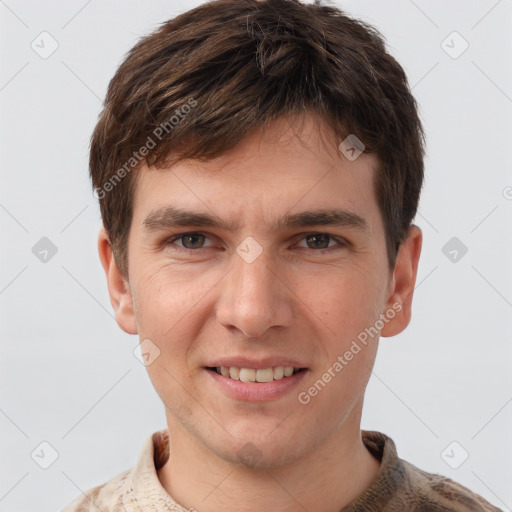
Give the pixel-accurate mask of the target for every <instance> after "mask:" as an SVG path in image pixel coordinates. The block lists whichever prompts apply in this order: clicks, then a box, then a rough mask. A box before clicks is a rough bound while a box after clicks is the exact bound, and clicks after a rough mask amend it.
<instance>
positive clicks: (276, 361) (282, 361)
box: [206, 357, 307, 370]
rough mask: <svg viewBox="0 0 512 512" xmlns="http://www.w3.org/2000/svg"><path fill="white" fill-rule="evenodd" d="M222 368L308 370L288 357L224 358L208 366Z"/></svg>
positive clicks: (207, 365)
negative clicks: (288, 368)
mask: <svg viewBox="0 0 512 512" xmlns="http://www.w3.org/2000/svg"><path fill="white" fill-rule="evenodd" d="M221 366H228V367H230V366H234V367H235V368H252V369H254V370H258V369H262V368H276V367H278V366H292V367H293V368H307V366H306V365H305V364H303V363H301V362H299V361H297V360H295V359H288V358H286V357H265V358H261V359H249V358H247V357H223V358H220V359H215V360H214V361H212V362H211V363H208V364H206V367H207V368H219V367H221Z"/></svg>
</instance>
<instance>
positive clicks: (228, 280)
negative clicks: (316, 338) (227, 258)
mask: <svg viewBox="0 0 512 512" xmlns="http://www.w3.org/2000/svg"><path fill="white" fill-rule="evenodd" d="M220 293H221V295H220V297H219V300H218V303H217V308H216V314H217V321H218V322H219V323H220V324H221V325H223V326H224V327H226V328H227V329H230V330H239V331H241V332H242V333H243V334H244V335H245V336H247V337H249V338H261V337H262V336H264V335H265V333H266V332H267V331H268V330H269V329H270V328H271V327H286V326H289V325H290V324H291V320H292V312H293V309H292V304H291V301H292V297H293V294H292V293H291V291H290V288H289V285H288V286H287V283H286V280H285V278H284V276H283V275H279V272H278V268H277V265H276V264H275V262H273V261H272V258H271V255H270V254H269V251H263V252H262V254H261V255H260V256H259V257H258V258H256V260H254V261H252V262H250V263H249V262H247V261H245V260H244V259H243V258H241V257H240V256H239V255H238V254H234V256H233V267H232V270H231V271H230V272H228V274H227V276H226V277H225V279H224V280H223V288H222V289H221V292H220Z"/></svg>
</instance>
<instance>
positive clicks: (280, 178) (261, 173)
mask: <svg viewBox="0 0 512 512" xmlns="http://www.w3.org/2000/svg"><path fill="white" fill-rule="evenodd" d="M316 121H317V120H316V119H315V118H313V117H310V118H308V119H307V122H306V123H305V124H304V125H303V126H302V127H301V130H300V132H296V131H294V130H293V128H291V125H290V124H289V122H288V121H287V120H286V119H280V120H278V121H275V122H274V123H273V124H272V125H271V126H270V127H269V128H268V129H267V130H266V131H265V132H264V134H263V135H261V133H260V131H256V132H254V133H252V134H250V135H249V136H248V137H247V138H246V139H245V140H244V141H243V142H242V143H241V144H239V145H238V146H237V147H236V148H235V149H234V150H232V151H230V152H229V153H227V154H225V155H223V156H222V157H219V158H217V159H214V160H211V161H209V162H206V163H203V162H198V161H186V162H182V163H180V164H178V165H176V166H173V167H172V168H171V169H149V168H147V167H145V168H142V169H141V170H140V174H139V176H138V182H137V186H136V191H135V195H134V202H133V219H132V224H131V228H130V229H131V230H130V235H129V242H128V274H129V278H128V281H127V282H126V283H125V289H124V292H123V293H122V294H121V295H120V296H119V297H120V300H114V299H113V304H114V306H115V308H116V315H117V320H118V322H119V324H120V326H121V327H122V328H123V329H124V330H125V331H127V332H131V333H138V334H139V337H140V340H150V341H144V343H146V344H149V345H147V346H148V347H152V349H151V350H149V352H150V354H152V355H150V356H149V357H151V359H152V361H151V364H149V365H148V367H147V369H148V372H149V375H150V378H151V380H152V382H153V384H154V387H155V389H156V390H157V392H158V394H159V395H160V397H161V399H162V401H163V402H164V404H165V406H166V410H167V417H168V423H169V428H170V429H172V428H175V429H178V430H181V431H183V432H187V435H189V436H190V438H191V439H194V440H196V441H199V442H200V443H199V444H202V446H204V447H206V449H207V450H209V451H210V452H211V453H213V454H216V455H218V456H220V457H221V458H223V459H224V460H228V461H232V462H238V461H240V460H244V461H246V462H247V463H248V464H254V465H260V466H262V467H263V466H265V467H269V466H273V465H277V464H283V463H286V462H289V461H293V460H295V459H297V458H299V457H301V456H304V455H306V454H308V453H310V452H312V450H314V449H315V448H316V447H318V446H319V445H320V444H321V443H323V442H325V441H326V440H328V439H329V438H331V437H332V436H333V435H335V434H337V433H339V432H341V431H342V430H343V429H344V428H347V426H349V425H352V426H353V425H355V424H357V428H359V423H358V421H359V419H360V413H361V407H362V402H363V394H364V390H365V387H366V385H367V382H368V379H369V377H370V373H371V369H372V366H373V363H374V358H375V355H376V351H377V340H378V337H379V335H378V334H377V335H376V334H372V335H371V336H369V335H368V329H370V328H373V331H371V330H370V332H371V333H375V330H378V331H379V333H380V332H381V331H382V334H383V335H390V334H394V333H396V332H399V331H400V330H402V329H403V328H404V324H406V322H407V321H408V320H404V311H405V309H404V303H407V301H408V298H407V297H406V296H405V295H406V294H405V293H402V294H401V295H400V290H399V289H398V286H397V283H399V281H400V279H399V280H398V281H397V279H396V277H397V276H396V275H393V272H390V270H389V268H388V260H387V254H386V244H385V234H384V225H383V221H382V218H381V214H380V211H379V209H378V206H377V202H376V196H375V193H374V179H375V168H376V160H375V158H374V157H373V156H372V155H369V154H365V153H363V154H361V155H360V156H359V157H358V158H357V159H356V160H354V161H350V160H349V159H347V158H346V157H345V156H344V155H343V154H341V153H339V152H336V148H337V144H336V141H334V142H330V144H331V145H330V146H329V142H328V141H329V140H330V139H329V137H330V134H329V133H327V132H326V131H325V128H323V127H322V125H321V124H319V123H317V122H316ZM339 142H341V141H339ZM339 142H338V143H339ZM329 147H330V148H332V147H334V148H335V149H334V150H332V149H330V150H329ZM418 255H419V253H418ZM105 261H106V259H104V264H105ZM110 263H111V267H110V268H111V269H112V268H113V269H114V270H113V271H115V263H113V262H112V261H111V262H110ZM400 265H402V259H401V258H400V257H399V258H398V259H397V266H398V270H399V269H400V268H404V265H402V267H400ZM405 266H406V267H407V268H408V269H409V270H410V265H409V266H407V265H405ZM106 268H107V267H106ZM410 273H411V272H409V274H410ZM412 273H413V274H415V269H414V271H413V272H412ZM107 275H108V274H107ZM109 279H110V285H109V287H110V289H111V295H112V293H113V288H114V285H113V284H112V282H113V278H112V274H110V277H109ZM120 293H121V292H120ZM119 297H118V299H119ZM396 304H400V306H397V305H396ZM391 310H393V313H394V314H393V315H392V314H391V313H390V312H391ZM384 315H386V316H385V320H386V321H383V318H384ZM405 316H407V315H406V314H405ZM379 319H380V320H379ZM365 329H366V331H365ZM365 332H366V343H363V341H362V340H363V339H364V338H365V336H364V334H362V333H365ZM386 333H387V334H386ZM354 343H355V344H354ZM155 346H156V347H158V349H155V348H154V347H155ZM357 347H359V350H358V348H357ZM158 350H159V351H160V352H159V355H158V356H157V357H156V358H155V354H156V353H157V352H158ZM155 351H156V352H155ZM350 354H352V355H351V356H350ZM153 358H154V360H153ZM219 372H220V373H219ZM291 372H293V373H292V374H291V375H289V373H291ZM254 379H256V382H253V380H254ZM259 381H261V382H259ZM173 425H174V427H173Z"/></svg>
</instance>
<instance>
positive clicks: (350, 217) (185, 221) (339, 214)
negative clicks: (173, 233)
mask: <svg viewBox="0 0 512 512" xmlns="http://www.w3.org/2000/svg"><path fill="white" fill-rule="evenodd" d="M178 226H196V227H212V228H218V229H222V230H225V231H230V232H234V231H236V230H237V228H238V227H239V222H238V221H237V220H235V219H229V220H225V219H222V218H221V217H218V216H217V215H210V214H206V213H200V212H194V211H190V210H185V209H181V208H175V207H172V206H168V207H165V208H160V209H158V210H153V211H152V212H150V214H149V215H148V216H147V217H146V219H145V220H144V221H143V228H144V231H145V232H146V233H153V232H155V231H160V230H165V229H170V228H175V227H178ZM311 226H336V227H346V228H355V229H358V230H360V231H362V232H367V231H369V225H368V223H367V222H366V220H365V219H364V218H363V217H361V216H360V215H358V214H357V213H355V212H351V211H347V210H340V209H320V210H312V211H303V212H300V213H294V214H287V215H284V216H283V217H281V218H280V219H277V220H276V221H274V222H272V223H271V225H270V226H268V227H269V228H270V230H271V231H278V230H280V229H283V228H302V227H311Z"/></svg>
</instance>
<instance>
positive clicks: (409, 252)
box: [381, 224, 423, 337]
mask: <svg viewBox="0 0 512 512" xmlns="http://www.w3.org/2000/svg"><path fill="white" fill-rule="evenodd" d="M422 239H423V235H422V232H421V229H420V228H419V227H418V226H416V225H414V224H412V225H411V227H410V228H409V233H408V235H407V238H406V239H405V240H404V242H403V243H402V245H401V246H400V248H399V250H398V254H397V258H396V263H395V268H394V270H393V276H392V280H391V284H390V292H389V296H388V300H387V302H386V308H385V311H384V312H383V313H384V314H385V315H386V316H387V318H389V319H390V320H389V321H388V322H387V323H386V324H385V325H384V327H383V328H382V331H381V336H383V337H389V336H395V335H397V334H399V333H401V332H402V331H403V330H404V329H405V328H406V327H407V326H408V325H409V322H410V321H411V309H412V298H413V294H414V287H415V284H416V275H417V272H418V263H419V259H420V254H421V245H422Z"/></svg>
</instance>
